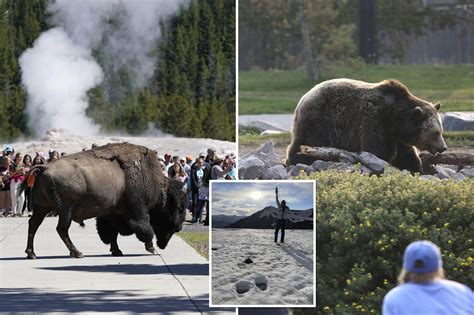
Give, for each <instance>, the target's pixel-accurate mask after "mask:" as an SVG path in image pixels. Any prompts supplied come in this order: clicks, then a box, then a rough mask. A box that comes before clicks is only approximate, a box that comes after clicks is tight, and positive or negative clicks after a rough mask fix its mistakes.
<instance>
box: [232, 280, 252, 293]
mask: <svg viewBox="0 0 474 315" xmlns="http://www.w3.org/2000/svg"><path fill="white" fill-rule="evenodd" d="M251 287H252V283H251V282H250V281H247V280H240V281H239V282H237V283H236V284H235V291H236V292H237V293H238V294H244V293H247V292H248V291H249V290H250V288H251Z"/></svg>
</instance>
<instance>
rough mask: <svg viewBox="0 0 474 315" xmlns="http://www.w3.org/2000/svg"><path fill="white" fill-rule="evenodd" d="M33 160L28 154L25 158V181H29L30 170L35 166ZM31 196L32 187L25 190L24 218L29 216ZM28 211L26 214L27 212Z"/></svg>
mask: <svg viewBox="0 0 474 315" xmlns="http://www.w3.org/2000/svg"><path fill="white" fill-rule="evenodd" d="M31 162H32V159H31V156H30V155H28V154H25V156H24V157H23V167H24V169H25V180H27V179H28V174H29V172H30V169H31V167H32V166H33V165H32V163H31ZM29 196H30V187H26V189H25V201H24V202H23V208H22V211H21V212H22V213H23V215H24V216H26V215H28V213H27V212H28V211H27V209H28V199H29ZM25 210H26V212H25Z"/></svg>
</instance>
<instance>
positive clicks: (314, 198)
mask: <svg viewBox="0 0 474 315" xmlns="http://www.w3.org/2000/svg"><path fill="white" fill-rule="evenodd" d="M216 182H217V183H219V182H225V183H230V184H231V185H232V184H237V183H288V182H298V183H305V182H306V183H312V184H313V205H314V207H313V303H312V304H311V305H298V304H297V305H294V304H288V305H287V304H268V305H267V304H263V305H262V304H256V305H238V304H237V305H234V304H224V305H220V304H213V303H212V186H213V184H214V183H216ZM209 183H210V186H209V245H208V246H209V249H210V250H209V307H210V308H211V307H229V308H235V311H236V314H238V308H279V307H280V308H315V307H316V228H317V227H316V211H317V208H316V186H317V184H316V180H237V181H225V180H211V181H209Z"/></svg>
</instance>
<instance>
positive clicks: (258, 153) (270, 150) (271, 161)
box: [242, 141, 281, 168]
mask: <svg viewBox="0 0 474 315" xmlns="http://www.w3.org/2000/svg"><path fill="white" fill-rule="evenodd" d="M250 156H254V157H256V158H258V159H259V160H260V161H262V162H263V163H265V167H267V168H269V167H272V166H275V165H278V164H281V162H280V161H279V160H278V156H277V155H276V154H275V151H274V147H273V142H272V141H269V142H266V143H264V144H262V145H261V146H260V147H259V148H258V149H257V150H255V151H251V152H249V153H247V154H245V155H244V156H243V157H242V158H243V159H245V158H247V157H250Z"/></svg>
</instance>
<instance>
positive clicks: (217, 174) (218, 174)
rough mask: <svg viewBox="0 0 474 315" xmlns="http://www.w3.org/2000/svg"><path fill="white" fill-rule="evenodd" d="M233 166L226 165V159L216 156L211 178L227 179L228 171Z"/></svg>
mask: <svg viewBox="0 0 474 315" xmlns="http://www.w3.org/2000/svg"><path fill="white" fill-rule="evenodd" d="M231 168H232V165H231V164H228V165H227V166H224V160H223V159H221V158H216V160H215V161H214V165H213V166H212V170H211V179H213V180H215V179H217V180H218V179H225V177H226V175H227V173H228V172H229V171H230V169H231Z"/></svg>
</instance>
